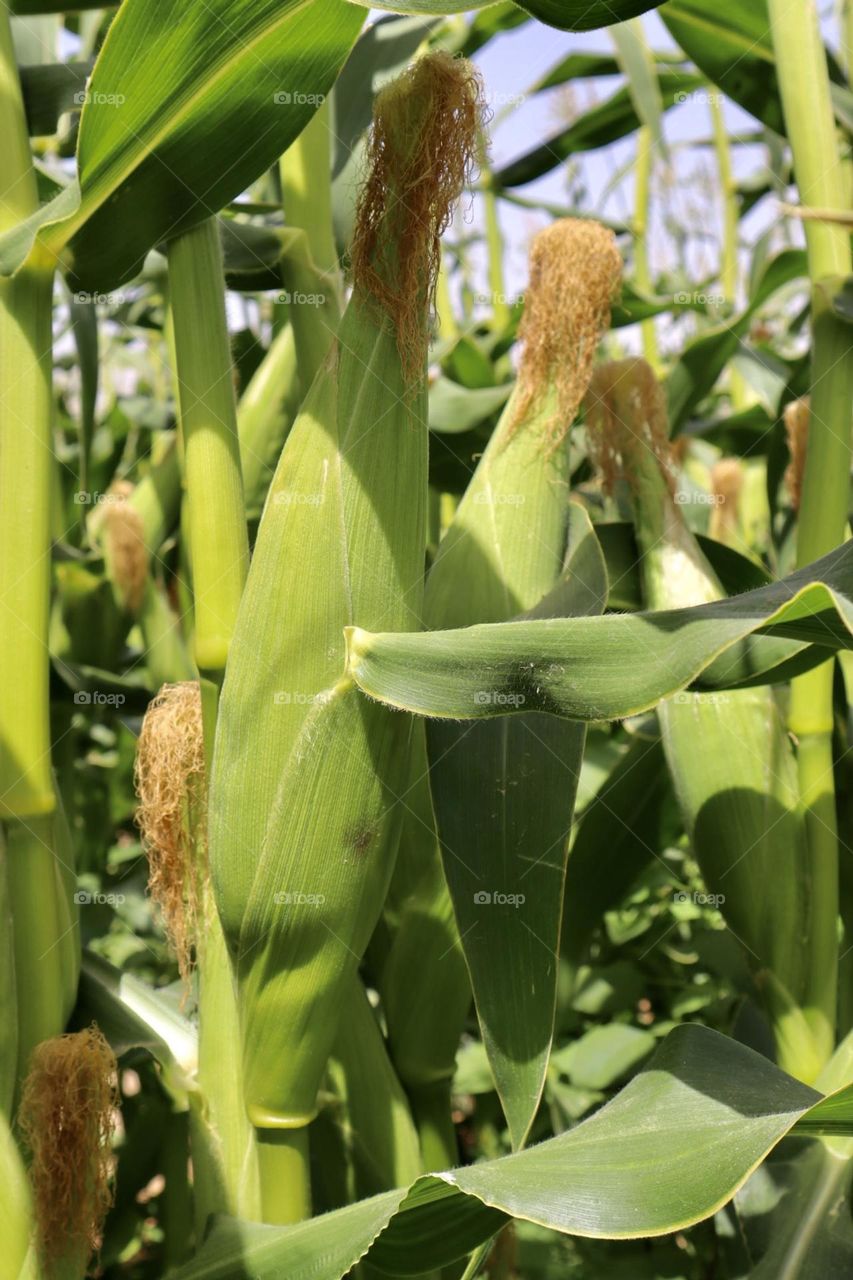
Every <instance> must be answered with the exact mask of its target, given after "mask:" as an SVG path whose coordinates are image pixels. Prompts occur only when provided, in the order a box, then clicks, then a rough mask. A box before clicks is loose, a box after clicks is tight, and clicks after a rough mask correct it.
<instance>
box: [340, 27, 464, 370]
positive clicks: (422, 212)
mask: <svg viewBox="0 0 853 1280" xmlns="http://www.w3.org/2000/svg"><path fill="white" fill-rule="evenodd" d="M481 114H482V86H481V82H480V78H479V75H478V73H477V71H476V70H475V68H474V67H473V66H472V64H471V63H470V62H467V61H466V60H465V59H461V58H453V57H451V55H450V54H449V53H445V52H443V51H439V52H437V53H433V54H431V55H430V56H429V57H425V58H420V59H419V60H418V61H417V62H415V63H414V64H413V65H412V66H411V67H410V68H409V69H408V71H404V72H403V74H402V75H401V76H399V77H398V78H397V79H396V80H392V81H391V83H390V84H389V85H387V86H386V87H385V88H384V89H383V90H382V91H381V93H380V94H379V95H378V97H377V99H376V105H375V109H374V118H373V128H372V130H371V132H370V138H369V142H368V147H367V164H368V172H367V179H366V181H365V184H364V187H363V189H362V192H361V195H360V198H359V203H358V209H357V212H356V219H355V229H354V232H353V242H352V248H351V251H350V261H351V265H352V277H353V283H354V286H355V288H356V289H360V290H362V291H364V293H366V294H368V295H370V296H371V297H372V298H373V299H374V301H375V302H377V303H378V304H379V306H380V307H381V308H382V310H383V311H384V312H385V313H386V314H387V315H388V316H389V317H390V318H391V320H392V322H393V325H394V331H395V333H396V335H397V349H398V351H399V353H400V359H401V361H402V363H403V369H404V372H405V374H406V377H407V379H415V378H418V377H420V376H421V374H422V366H423V359H424V337H425V330H424V314H425V308H427V307H429V306H431V304H432V303H433V301H434V297H435V286H436V281H437V279H438V271H439V266H440V265H441V237H442V235H443V234H444V232H445V231H446V230H447V228H448V226H449V225H450V221H451V218H452V216H453V205H454V202H455V201H456V200H457V199H458V198H459V193H460V191H461V190H462V188H463V186H464V185H465V183H466V182H467V181H468V180H469V179H470V177H471V173H472V169H473V166H474V149H473V147H472V144H471V139H472V138H473V137H474V136H475V134H476V131H477V127H478V124H479V121H480V117H481ZM427 123H428V127H424V126H425V124H427Z"/></svg>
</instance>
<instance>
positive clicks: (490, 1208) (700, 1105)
mask: <svg viewBox="0 0 853 1280" xmlns="http://www.w3.org/2000/svg"><path fill="white" fill-rule="evenodd" d="M828 1105H830V1104H829V1103H827V1102H825V1101H824V1100H823V1099H822V1098H821V1095H820V1094H819V1093H817V1092H816V1091H815V1090H813V1089H810V1088H808V1087H807V1086H806V1085H803V1084H801V1083H800V1082H799V1081H796V1080H793V1079H791V1077H790V1076H786V1075H785V1074H784V1073H783V1072H781V1071H780V1070H779V1069H778V1068H777V1067H775V1066H773V1064H772V1063H770V1062H768V1061H767V1059H765V1058H762V1057H761V1056H760V1055H759V1054H757V1053H754V1052H753V1051H752V1050H751V1049H747V1048H745V1047H744V1046H743V1045H740V1044H738V1043H737V1042H736V1041H734V1040H730V1039H728V1038H726V1037H725V1036H720V1035H718V1034H717V1033H716V1032H714V1031H710V1030H708V1029H707V1028H705V1027H700V1026H697V1025H691V1024H688V1025H684V1026H681V1027H678V1028H676V1030H674V1031H673V1032H672V1033H671V1034H670V1035H669V1036H668V1037H667V1039H666V1040H665V1041H664V1043H663V1044H662V1045H661V1047H660V1049H659V1050H658V1052H657V1053H656V1054H655V1056H654V1057H653V1058H652V1060H651V1061H650V1062H649V1064H648V1066H647V1067H646V1068H645V1069H644V1070H642V1071H641V1072H640V1073H639V1074H638V1075H636V1076H635V1077H634V1079H633V1080H631V1082H630V1083H629V1084H628V1085H626V1087H625V1088H624V1089H623V1090H622V1092H621V1093H620V1094H619V1095H618V1096H617V1097H616V1098H614V1099H613V1101H612V1102H609V1103H608V1104H607V1105H606V1106H604V1107H602V1109H601V1110H600V1111H598V1112H597V1113H596V1114H595V1115H593V1116H591V1117H590V1118H589V1119H588V1120H585V1121H583V1122H582V1123H581V1124H578V1125H577V1126H575V1128H573V1129H571V1130H569V1131H568V1132H567V1133H564V1134H562V1135H561V1136H560V1137H558V1138H552V1139H550V1140H549V1141H547V1142H543V1143H541V1144H540V1145H538V1146H534V1147H531V1148H530V1149H528V1150H527V1151H522V1152H519V1153H517V1154H514V1155H510V1156H505V1157H503V1158H501V1159H498V1160H489V1161H486V1162H484V1163H482V1164H477V1165H472V1166H469V1167H467V1168H463V1169H455V1170H452V1171H449V1172H446V1173H442V1174H436V1175H432V1176H427V1177H423V1178H419V1179H418V1180H417V1182H415V1183H414V1184H413V1185H412V1186H411V1187H410V1188H409V1189H408V1190H399V1191H392V1192H387V1193H386V1194H384V1195H380V1196H376V1197H374V1198H373V1199H371V1200H366V1201H362V1202H361V1203H360V1204H355V1205H351V1206H350V1207H348V1208H346V1209H342V1210H339V1211H337V1212H335V1213H330V1214H326V1215H324V1216H323V1217H320V1218H316V1219H314V1220H313V1221H310V1222H305V1223H301V1224H299V1225H298V1226H294V1227H260V1226H256V1225H253V1224H248V1223H238V1222H235V1221H230V1220H224V1221H221V1222H220V1223H219V1224H217V1225H216V1226H215V1227H214V1229H213V1231H212V1232H211V1234H210V1236H209V1238H208V1239H207V1241H206V1242H205V1244H204V1245H203V1246H202V1248H201V1250H200V1251H199V1253H198V1255H197V1257H196V1258H195V1259H194V1260H193V1261H192V1262H190V1263H188V1264H187V1265H186V1266H185V1267H183V1268H181V1269H180V1270H179V1271H178V1272H177V1273H176V1280H248V1278H249V1277H250V1276H251V1277H253V1278H254V1280H280V1277H281V1275H282V1274H283V1273H284V1274H286V1275H287V1277H288V1280H342V1277H343V1276H345V1275H346V1274H347V1272H348V1271H349V1270H350V1269H351V1268H352V1267H353V1266H354V1265H355V1263H356V1262H358V1261H359V1260H360V1259H361V1258H363V1257H365V1256H369V1260H370V1263H371V1265H372V1266H373V1267H375V1268H376V1269H377V1271H379V1273H381V1274H383V1275H388V1276H393V1277H396V1278H397V1280H399V1278H400V1277H403V1276H407V1275H414V1274H418V1273H422V1272H423V1271H424V1270H429V1269H433V1268H436V1267H440V1266H443V1265H445V1264H448V1263H450V1262H452V1261H454V1260H455V1259H457V1258H460V1257H462V1256H464V1255H465V1254H466V1253H468V1252H470V1250H471V1249H473V1248H474V1247H476V1245H477V1244H478V1243H480V1242H481V1241H484V1240H486V1239H488V1238H489V1237H490V1236H491V1235H492V1234H493V1233H494V1232H495V1231H496V1230H497V1229H498V1228H499V1227H500V1226H501V1225H502V1224H503V1223H504V1222H506V1221H507V1220H508V1219H509V1218H510V1217H515V1218H520V1219H522V1220H525V1221H528V1222H533V1223H537V1224H539V1225H541V1226H543V1227H548V1228H550V1229H552V1230H555V1231H560V1232H563V1233H565V1234H567V1235H581V1236H591V1237H597V1238H605V1239H620V1238H629V1237H630V1238H637V1237H642V1236H654V1235H662V1234H665V1233H668V1232H671V1231H674V1230H678V1229H681V1228H684V1227H687V1226H690V1225H691V1224H693V1223H695V1222H699V1221H701V1220H702V1219H703V1218H706V1217H708V1216H710V1215H711V1214H712V1213H714V1212H715V1211H716V1210H717V1209H719V1208H720V1207H721V1206H722V1205H723V1204H725V1203H726V1202H727V1201H728V1200H730V1199H731V1197H732V1196H733V1195H734V1193H735V1192H736V1191H737V1190H738V1188H739V1187H740V1186H742V1185H743V1183H744V1182H745V1181H746V1179H747V1178H748V1176H749V1175H750V1174H751V1173H752V1171H753V1170H754V1169H755V1168H756V1167H757V1166H758V1165H759V1164H760V1162H761V1161H762V1160H763V1159H764V1158H765V1156H766V1155H767V1153H768V1152H769V1151H770V1150H772V1148H773V1147H774V1146H775V1145H776V1144H777V1143H778V1142H779V1141H780V1139H781V1138H783V1137H784V1136H785V1135H786V1134H788V1133H790V1132H792V1131H793V1132H796V1131H797V1125H798V1122H800V1121H801V1120H805V1121H806V1122H809V1123H812V1124H814V1123H816V1122H818V1121H819V1119H820V1115H821V1111H822V1110H823V1109H825V1108H826V1107H827V1106H828ZM845 1107H846V1115H847V1120H848V1123H853V1107H851V1106H850V1104H849V1103H847V1104H845ZM697 1152H701V1153H702V1157H701V1159H697Z"/></svg>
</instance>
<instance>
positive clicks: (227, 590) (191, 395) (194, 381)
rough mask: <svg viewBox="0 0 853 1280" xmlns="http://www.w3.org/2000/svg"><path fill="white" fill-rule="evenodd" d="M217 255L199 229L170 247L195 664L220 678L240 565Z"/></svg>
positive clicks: (240, 510) (209, 232) (237, 481)
mask: <svg viewBox="0 0 853 1280" xmlns="http://www.w3.org/2000/svg"><path fill="white" fill-rule="evenodd" d="M222 282H223V269H222V249H221V246H220V243H219V233H218V231H217V228H216V223H215V222H214V221H213V220H208V221H207V222H204V223H202V224H201V225H200V226H198V227H195V228H194V229H193V230H192V231H187V232H185V233H184V234H183V235H181V236H178V237H176V238H175V239H174V240H173V241H171V243H170V245H169V283H170V294H171V309H172V322H173V328H174V348H175V351H174V359H175V372H176V375H177V384H178V400H179V406H180V420H181V433H182V436H183V445H184V484H185V488H186V495H187V505H188V513H189V522H188V525H189V542H190V557H191V563H192V580H193V593H194V601H195V637H194V645H195V656H196V661H197V663H198V666H199V670H200V671H202V672H221V671H222V670H223V668H224V666H225V659H226V656H227V653H228V648H229V645H230V643H231V637H232V635H233V633H234V624H235V622H236V618H237V609H238V607H239V604H240V597H241V595H242V593H243V583H244V582H245V580H246V573H247V570H248V560H249V543H248V537H247V533H246V517H245V511H244V507H243V481H242V477H241V473H240V450H239V446H238V442H237V412H236V407H235V403H234V384H233V380H232V368H231V350H230V345H229V341H228V330H227V327H226V323H225V299H224V293H223V283H222Z"/></svg>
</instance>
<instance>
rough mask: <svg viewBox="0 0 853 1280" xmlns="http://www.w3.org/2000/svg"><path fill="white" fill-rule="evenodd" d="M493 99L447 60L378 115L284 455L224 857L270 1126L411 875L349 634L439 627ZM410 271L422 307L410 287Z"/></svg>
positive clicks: (267, 518)
mask: <svg viewBox="0 0 853 1280" xmlns="http://www.w3.org/2000/svg"><path fill="white" fill-rule="evenodd" d="M478 92H479V86H478V81H477V78H476V76H475V74H474V72H473V71H472V70H471V68H470V67H468V65H467V64H465V63H463V62H454V61H453V60H452V59H450V58H449V57H448V56H447V55H444V54H438V55H434V56H431V57H428V58H425V59H422V60H421V61H420V62H418V63H417V64H416V65H415V66H414V67H413V68H412V70H411V71H409V72H408V73H406V75H405V76H404V77H402V78H401V80H400V81H397V82H395V83H394V84H393V85H391V86H389V87H388V88H387V89H386V90H385V91H384V92H383V93H382V94H381V95H380V97H379V99H378V101H377V108H376V120H377V124H376V126H375V129H374V148H375V151H374V160H373V165H372V168H371V173H370V176H369V178H368V182H367V186H366V192H365V195H364V196H363V198H362V204H361V221H360V224H359V228H358V230H357V233H356V241H355V244H354V247H353V264H354V290H353V296H352V299H351V301H350V304H349V306H348V308H347V311H346V313H345V315H344V317H343V320H342V322H341V327H340V331H339V338H338V340H337V341H336V342H335V343H334V344H333V346H332V349H331V351H330V354H329V358H328V361H327V365H326V368H325V371H324V373H323V374H322V375H321V376H319V377H318V378H317V379H316V380H315V382H314V384H313V387H312V390H311V392H310V393H309V395H308V398H307V400H306V401H305V403H304V405H303V407H302V410H301V411H300V414H299V416H298V418H297V420H296V422H295V423H294V426H293V429H292V431H291V433H290V435H289V437H288V440H287V443H286V445H285V448H284V450H283V453H282V457H281V460H280V463H279V467H278V470H277V473H276V476H275V479H274V481H273V484H272V486H271V489H270V493H269V495H268V498H267V503H266V507H265V510H264V515H263V517H262V520H261V525H260V529H259V533H258V539H257V543H256V547H255V553H254V557H253V560H252V566H251V569H250V573H249V578H248V582H247V586H246V591H245V594H244V597H243V601H242V604H241V608H240V613H239V617H238V621H237V627H236V631H235V636H234V642H233V647H232V652H231V656H230V658H229V663H228V670H227V674H226V679H225V684H224V688H223V696H222V703H221V711H220V717H219V722H218V726H217V740H216V749H215V753H214V769H213V776H212V783H211V801H210V812H211V831H210V856H211V866H212V872H213V878H214V885H215V891H216V898H217V905H218V908H219V913H220V916H221V919H222V923H223V928H224V930H225V935H226V938H227V940H228V944H229V948H230V951H231V955H232V961H233V966H234V972H235V977H236V980H237V986H238V993H239V1002H240V1011H241V1024H242V1032H243V1055H244V1059H243V1060H244V1081H245V1100H246V1107H247V1110H248V1114H249V1116H250V1117H251V1119H252V1120H253V1122H254V1123H255V1125H256V1126H258V1128H259V1129H260V1130H265V1129H285V1130H286V1129H293V1128H295V1129H299V1128H301V1127H304V1126H305V1125H307V1124H308V1123H309V1122H310V1120H311V1119H312V1118H313V1116H314V1115H315V1114H316V1110H317V1092H318V1088H319V1086H320V1082H321V1079H322V1076H323V1073H324V1071H325V1068H326V1063H327V1061H328V1058H329V1054H330V1052H331V1049H332V1046H333V1043H334V1041H335V1037H336V1035H337V1032H338V1027H339V1021H340V1016H341V1010H342V1006H343V1003H344V1001H345V1000H346V999H347V992H348V991H349V989H350V983H351V981H352V977H353V973H354V971H355V969H356V967H357V965H358V962H359V958H360V956H361V955H362V953H363V951H364V949H365V947H366V945H367V942H368V940H369V937H370V934H371V932H372V930H373V927H374V925H375V923H376V920H377V918H378V915H379V912H380V910H381V907H382V903H383V900H384V898H385V894H386V892H387V888H388V883H389V880H390V876H391V872H392V870H393V865H394V857H395V853H396V846H397V841H398V838H399V829H400V821H401V815H402V808H401V806H400V805H399V804H398V803H397V797H399V796H400V795H402V794H403V792H404V791H405V788H406V784H407V780H408V777H409V740H410V735H411V724H410V721H409V718H408V717H404V716H396V715H394V714H393V713H391V712H389V711H387V710H386V709H385V708H384V707H381V706H379V705H377V704H375V703H372V702H370V701H368V700H367V699H366V698H364V697H363V695H362V694H361V693H359V692H358V691H357V690H356V688H355V687H354V685H353V683H352V682H351V681H350V680H349V679H348V678H341V673H342V671H343V670H344V663H345V651H344V637H343V628H344V626H346V625H347V624H348V623H351V622H352V621H353V620H354V619H355V618H368V619H370V620H371V622H372V623H373V624H374V625H379V624H381V625H390V626H394V627H395V628H397V629H400V630H412V629H414V628H416V627H417V626H418V625H419V621H420V601H421V592H422V581H423V558H424V549H425V544H426V528H425V523H426V461H427V427H426V403H425V393H426V378H425V374H426V354H427V341H428V308H429V299H430V295H431V287H432V279H431V278H432V270H433V263H434V258H435V243H436V240H437V236H438V234H439V232H440V230H441V228H442V227H443V225H444V224H445V221H446V219H447V217H448V216H449V206H450V203H451V202H452V200H453V199H455V197H456V196H457V195H458V193H459V190H460V188H461V184H462V182H463V180H464V177H465V174H466V172H467V169H468V164H469V158H470V150H471V143H472V137H473V123H474V121H475V119H476V116H477V114H478V106H477V103H478ZM469 126H471V127H469ZM404 192H405V195H406V199H405V200H402V199H401V197H402V195H403V193H404ZM412 255H414V260H413V261H412V260H411V256H412ZM404 270H405V272H408V271H410V270H413V271H414V272H415V275H416V278H417V281H418V287H417V289H416V294H415V306H414V309H413V308H412V306H411V299H408V303H409V305H406V306H404V305H403V302H402V300H401V298H400V297H398V295H397V293H396V285H397V282H398V279H399V277H400V275H401V274H403V273H404ZM258 744H262V747H261V749H260V751H259V748H258ZM249 761H251V766H250V767H249Z"/></svg>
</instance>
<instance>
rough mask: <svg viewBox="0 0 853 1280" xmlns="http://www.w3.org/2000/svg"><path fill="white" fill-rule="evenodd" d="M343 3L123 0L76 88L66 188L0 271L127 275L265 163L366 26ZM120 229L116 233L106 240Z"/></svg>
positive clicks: (84, 281)
mask: <svg viewBox="0 0 853 1280" xmlns="http://www.w3.org/2000/svg"><path fill="white" fill-rule="evenodd" d="M363 18H364V15H363V13H362V12H361V11H360V10H358V9H357V8H355V7H348V6H345V5H343V4H341V3H340V2H339V0H204V3H202V2H201V0H193V2H191V3H185V4H183V5H182V6H181V8H180V10H179V11H176V10H175V7H174V5H173V4H171V3H169V0H125V3H124V4H123V5H122V6H121V9H120V10H119V13H118V15H117V17H116V19H115V21H114V22H113V23H112V25H111V27H110V30H109V33H108V35H107V38H106V41H105V42H104V45H103V48H102V50H101V53H100V55H99V57H98V59H97V62H96V64H95V69H94V72H93V74H92V78H91V80H90V81H89V83H88V86H87V89H86V102H85V105H84V107H83V112H82V116H81V120H80V136H79V142H78V149H77V166H78V179H79V186H78V185H74V184H72V185H71V186H69V187H68V188H67V189H66V191H65V192H63V193H62V195H60V196H59V197H57V199H56V200H55V201H53V202H52V203H51V204H49V205H46V206H44V207H43V208H42V209H40V210H39V212H38V213H37V215H36V216H35V217H34V218H33V219H31V220H30V221H29V223H28V225H27V226H25V227H23V228H18V229H16V231H15V232H13V233H11V234H10V235H9V236H7V237H5V238H4V239H3V241H2V242H0V270H2V271H3V272H4V273H5V274H9V273H11V272H12V271H14V270H16V269H17V268H18V266H20V264H21V262H22V260H23V259H24V258H25V257H26V256H27V255H28V254H30V255H32V256H33V260H35V261H39V262H42V263H45V264H48V265H53V263H54V262H55V261H56V260H61V261H62V263H63V265H64V266H65V267H66V268H67V269H68V271H69V273H70V275H71V280H72V287H73V288H74V289H76V290H85V291H97V290H104V289H112V288H114V287H116V286H117V285H119V284H121V283H123V282H124V281H125V280H128V279H130V278H131V277H132V276H133V275H134V274H136V273H137V272H138V271H139V269H140V268H141V266H142V262H143V260H144V258H145V254H146V253H147V252H148V250H149V249H150V248H151V247H152V245H154V244H157V243H158V242H159V241H161V240H163V239H166V238H168V237H171V236H174V235H177V234H178V233H179V232H183V231H186V230H187V229H188V228H189V227H191V226H194V225H196V224H197V223H198V222H200V221H202V220H203V219H204V218H206V217H209V216H210V214H212V213H216V212H217V211H218V210H219V209H221V208H222V207H223V206H224V205H226V204H227V203H228V202H229V201H230V200H232V199H234V197H235V196H236V195H238V194H239V193H240V192H241V191H243V190H244V189H245V187H246V186H247V185H248V184H249V183H250V182H252V181H253V180H254V179H255V178H257V177H258V176H259V175H260V174H261V173H263V172H264V171H265V170H266V169H267V168H269V166H270V165H271V164H272V163H274V161H275V160H276V159H277V157H278V156H279V155H280V154H281V153H282V151H284V150H285V148H286V147H287V146H288V144H289V143H290V142H291V141H292V140H293V139H294V138H295V137H296V136H297V134H298V133H299V132H300V131H301V130H302V129H303V127H304V126H305V124H306V123H307V122H308V120H309V119H310V118H311V116H312V115H313V113H314V111H315V110H316V108H317V106H318V104H319V103H320V102H321V101H322V100H323V98H324V96H325V95H326V94H327V93H328V92H329V90H330V89H331V87H332V84H333V83H334V79H335V76H336V75H337V73H338V71H339V70H340V67H341V65H342V63H343V61H344V59H345V58H346V56H347V53H348V52H349V49H350V47H351V46H352V44H353V41H354V40H355V38H356V35H357V34H358V30H359V28H360V26H361V23H362V21H363ZM116 228H120V234H116Z"/></svg>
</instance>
